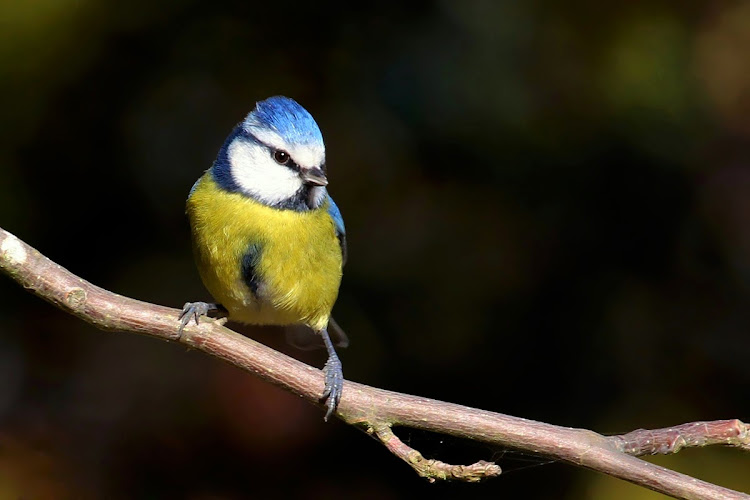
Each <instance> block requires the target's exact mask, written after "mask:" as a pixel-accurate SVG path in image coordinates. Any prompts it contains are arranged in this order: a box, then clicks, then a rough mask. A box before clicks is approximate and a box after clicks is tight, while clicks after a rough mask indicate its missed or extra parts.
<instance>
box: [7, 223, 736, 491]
mask: <svg viewBox="0 0 750 500" xmlns="http://www.w3.org/2000/svg"><path fill="white" fill-rule="evenodd" d="M0 269H2V270H3V271H4V272H5V273H6V274H8V275H9V276H10V277H12V278H13V279H14V280H15V281H17V282H18V283H20V284H21V285H22V286H23V287H25V288H26V289H28V290H30V291H32V292H33V293H35V294H36V295H38V296H40V297H42V298H44V299H45V300H47V301H49V302H51V303H53V304H54V305H56V306H57V307H59V308H61V309H63V310H66V311H68V312H70V313H72V314H75V315H76V316H78V317H80V318H82V319H84V320H85V321H88V322H89V323H91V324H93V325H95V326H96V327H98V328H101V329H104V330H110V331H123V332H134V333H140V334H144V335H150V336H152V337H156V338H160V339H163V340H168V341H176V342H181V343H183V344H186V345H189V346H191V347H194V348H196V349H200V350H202V351H204V352H206V353H208V354H210V355H212V356H215V357H217V358H221V359H223V360H225V361H228V362H229V363H232V364H234V365H236V366H238V367H240V368H243V369H245V370H247V371H249V372H251V373H254V374H255V375H257V376H259V377H260V378H262V379H264V380H266V381H268V382H271V383H273V384H276V385H278V386H280V387H282V388H284V389H286V390H288V391H290V392H292V393H294V394H297V395H299V396H301V397H303V398H305V399H307V400H308V401H310V402H312V403H314V404H319V401H318V399H319V397H320V395H321V394H322V392H323V374H322V372H321V371H320V370H317V369H315V368H312V367H310V366H307V365H305V364H304V363H301V362H299V361H297V360H295V359H292V358H290V357H288V356H285V355H283V354H281V353H279V352H276V351H274V350H273V349H270V348H268V347H266V346H263V345H261V344H259V343H257V342H255V341H253V340H251V339H249V338H247V337H244V336H242V335H240V334H238V333H235V332H233V331H231V330H229V329H227V328H225V327H223V326H221V325H220V324H219V323H218V322H216V321H206V322H202V323H201V324H200V325H191V326H189V327H187V328H185V330H184V332H183V335H182V336H181V337H180V336H178V334H177V331H178V327H179V321H178V319H177V318H178V316H179V311H178V310H176V309H172V308H168V307H163V306H157V305H154V304H148V303H145V302H141V301H138V300H134V299H131V298H127V297H122V296H120V295H117V294H114V293H112V292H108V291H106V290H103V289H102V288H99V287H97V286H95V285H92V284H91V283H88V282H87V281H85V280H83V279H81V278H79V277H77V276H75V275H73V274H72V273H70V272H69V271H67V270H65V269H63V268H62V267H61V266H59V265H57V264H55V263H54V262H52V261H50V260H49V259H47V258H46V257H44V256H43V255H41V254H40V253H39V252H38V251H36V250H35V249H33V248H31V247H30V246H28V245H26V244H25V243H23V242H22V241H21V240H19V239H18V238H16V237H15V236H13V235H12V234H10V233H8V232H6V231H4V230H2V229H0ZM337 416H338V417H339V418H341V419H342V420H344V421H345V422H347V423H349V424H352V425H357V426H361V427H362V428H364V429H365V430H369V431H370V432H374V433H375V434H376V436H377V437H378V438H379V439H380V440H381V442H383V443H384V444H385V445H386V447H388V449H389V450H391V451H392V452H393V453H395V454H396V455H397V456H399V457H401V458H403V459H405V460H406V461H407V462H409V463H410V464H411V465H412V466H413V467H414V466H415V462H416V463H417V467H415V469H417V471H418V472H420V474H421V475H424V476H427V477H430V478H438V479H458V480H465V481H466V480H470V481H471V480H478V479H481V478H484V477H489V476H492V475H496V474H497V473H499V468H497V469H495V468H494V467H493V466H492V465H493V464H488V463H487V462H477V463H476V464H474V465H470V466H465V467H463V469H461V468H460V466H452V465H448V464H444V463H442V462H438V461H430V460H425V459H424V458H423V457H422V456H421V455H420V454H418V452H416V450H412V449H410V448H408V447H407V446H406V445H405V444H404V443H403V442H401V441H400V440H399V439H398V438H397V437H396V436H395V435H394V434H393V432H392V430H391V428H390V427H391V426H403V427H411V428H416V429H424V430H428V431H433V432H437V433H442V434H447V435H452V436H458V437H463V438H466V439H471V440H475V441H480V442H484V443H489V444H492V445H497V446H504V447H512V448H517V449H520V450H526V451H530V452H533V453H536V454H539V455H543V456H545V457H549V458H551V459H554V460H559V461H563V462H567V463H571V464H575V465H579V466H582V467H586V468H588V469H592V470H596V471H599V472H603V473H605V474H609V475H611V476H613V477H617V478H620V479H624V480H626V481H630V482H632V483H635V484H638V485H641V486H644V487H646V488H650V489H652V490H654V491H658V492H660V493H663V494H665V495H669V496H673V497H675V498H685V499H709V498H710V499H750V495H746V494H743V493H740V492H736V491H733V490H730V489H727V488H723V487H720V486H716V485H713V484H710V483H707V482H705V481H700V480H698V479H694V478H692V477H690V476H686V475H684V474H680V473H678V472H675V471H672V470H669V469H665V468H663V467H660V466H657V465H654V464H651V463H648V462H645V461H643V460H640V459H638V458H636V457H634V456H632V455H642V454H649V453H663V452H668V453H674V452H677V451H678V450H679V449H680V448H683V447H686V446H705V445H708V444H726V445H729V446H736V447H739V448H743V449H747V448H748V426H747V425H746V424H743V423H742V422H740V421H738V420H730V421H719V422H702V423H693V424H685V425H681V426H677V427H674V428H671V429H660V430H655V431H644V430H639V431H634V432H631V433H629V434H625V435H623V436H611V437H605V436H602V435H600V434H597V433H595V432H592V431H588V430H584V429H574V428H566V427H558V426H554V425H550V424H545V423H542V422H535V421H532V420H526V419H523V418H518V417H511V416H508V415H502V414H499V413H492V412H488V411H483V410H478V409H475V408H469V407H465V406H460V405H456V404H452V403H445V402H442V401H436V400H432V399H426V398H420V397H416V396H409V395H406V394H400V393H396V392H391V391H386V390H383V389H377V388H373V387H368V386H366V385H362V384H357V383H354V382H349V381H347V382H346V383H345V385H344V392H343V396H342V398H341V402H340V404H339V407H338V413H337ZM421 462H424V463H421ZM420 463H421V464H420Z"/></svg>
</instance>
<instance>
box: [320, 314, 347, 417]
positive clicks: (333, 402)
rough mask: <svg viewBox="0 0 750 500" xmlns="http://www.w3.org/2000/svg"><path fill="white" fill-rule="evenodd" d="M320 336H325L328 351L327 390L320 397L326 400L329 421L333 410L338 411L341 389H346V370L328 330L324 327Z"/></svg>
mask: <svg viewBox="0 0 750 500" xmlns="http://www.w3.org/2000/svg"><path fill="white" fill-rule="evenodd" d="M320 336H321V337H323V343H324V344H325V345H326V350H327V351H328V360H327V361H326V364H325V366H324V367H323V372H324V373H325V382H326V386H325V390H324V391H323V396H322V397H321V398H320V400H321V401H325V402H326V407H327V408H328V410H327V411H326V416H325V417H323V420H325V421H326V422H328V419H329V418H330V416H331V415H333V412H334V411H336V407H337V406H338V405H339V400H340V399H341V391H342V390H343V389H344V372H343V370H342V368H341V360H339V357H338V355H337V354H336V350H335V349H334V348H333V343H332V342H331V337H330V336H329V335H328V330H327V329H325V328H324V329H323V330H321V331H320Z"/></svg>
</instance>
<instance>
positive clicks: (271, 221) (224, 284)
mask: <svg viewBox="0 0 750 500" xmlns="http://www.w3.org/2000/svg"><path fill="white" fill-rule="evenodd" d="M187 213H188V217H189V219H190V226H191V228H192V232H193V245H194V248H195V255H196V260H197V263H198V270H199V272H200V275H201V278H202V279H203V283H204V284H205V285H206V288H208V291H209V292H211V295H213V297H214V299H215V300H216V301H217V302H219V303H220V304H222V305H223V306H224V307H225V308H226V309H227V310H228V311H229V317H230V319H232V320H235V321H240V322H243V323H252V324H264V325H287V324H297V323H303V324H306V325H308V326H310V327H312V328H313V329H315V330H320V329H322V328H325V327H326V325H327V324H328V319H329V317H330V314H331V309H332V308H333V304H334V302H336V297H337V295H338V289H339V284H340V283H341V267H342V260H341V248H340V246H339V242H338V238H337V237H336V232H335V228H334V224H333V221H332V219H331V217H330V216H329V214H328V202H326V203H324V204H323V206H321V207H320V208H318V209H315V210H310V211H306V212H297V211H295V210H279V209H276V208H272V207H268V206H266V205H263V204H261V203H258V202H256V201H254V200H252V199H250V198H248V197H246V196H243V195H241V194H238V193H229V192H226V191H224V190H222V189H220V188H219V187H218V186H217V185H216V183H215V182H214V180H213V177H212V175H211V174H210V173H206V174H205V175H204V176H203V177H202V178H201V179H200V180H199V181H198V183H197V185H196V186H195V188H194V190H193V192H192V193H191V195H190V197H189V198H188V202H187ZM251 245H257V246H258V248H259V260H258V262H257V265H256V266H255V272H256V276H257V278H258V281H259V288H258V292H257V296H256V295H254V294H253V293H252V292H251V290H250V288H249V287H248V285H247V284H246V283H245V280H244V279H243V276H242V259H243V257H244V256H245V255H246V253H247V252H248V249H249V248H250V246H251Z"/></svg>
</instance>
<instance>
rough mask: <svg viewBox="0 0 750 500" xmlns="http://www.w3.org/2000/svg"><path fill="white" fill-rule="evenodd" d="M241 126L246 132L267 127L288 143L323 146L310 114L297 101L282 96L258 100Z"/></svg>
mask: <svg viewBox="0 0 750 500" xmlns="http://www.w3.org/2000/svg"><path fill="white" fill-rule="evenodd" d="M242 127H243V128H244V129H245V130H246V131H247V132H250V130H249V129H251V128H253V127H267V128H270V129H271V130H274V131H275V132H276V133H278V134H279V135H280V136H281V137H282V138H283V139H284V140H285V141H286V142H288V143H290V144H303V145H318V146H321V147H322V146H323V134H321V133H320V128H318V124H317V123H315V119H314V118H313V117H312V115H311V114H310V113H308V112H307V110H306V109H305V108H303V107H302V106H300V105H299V104H298V103H297V101H295V100H293V99H290V98H288V97H284V96H274V97H269V98H268V99H266V100H265V101H260V102H258V103H257V104H256V105H255V109H254V110H252V111H251V112H250V114H249V115H247V118H245V121H243V122H242Z"/></svg>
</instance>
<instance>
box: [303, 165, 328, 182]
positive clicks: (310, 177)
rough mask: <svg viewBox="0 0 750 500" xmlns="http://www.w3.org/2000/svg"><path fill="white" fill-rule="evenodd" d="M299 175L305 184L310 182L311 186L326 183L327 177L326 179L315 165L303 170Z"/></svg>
mask: <svg viewBox="0 0 750 500" xmlns="http://www.w3.org/2000/svg"><path fill="white" fill-rule="evenodd" d="M300 177H302V180H303V181H304V182H305V183H306V184H311V185H313V186H327V185H328V179H326V174H325V173H324V172H323V171H322V170H321V169H319V168H317V167H315V168H310V169H305V170H303V171H302V172H301V173H300Z"/></svg>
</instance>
